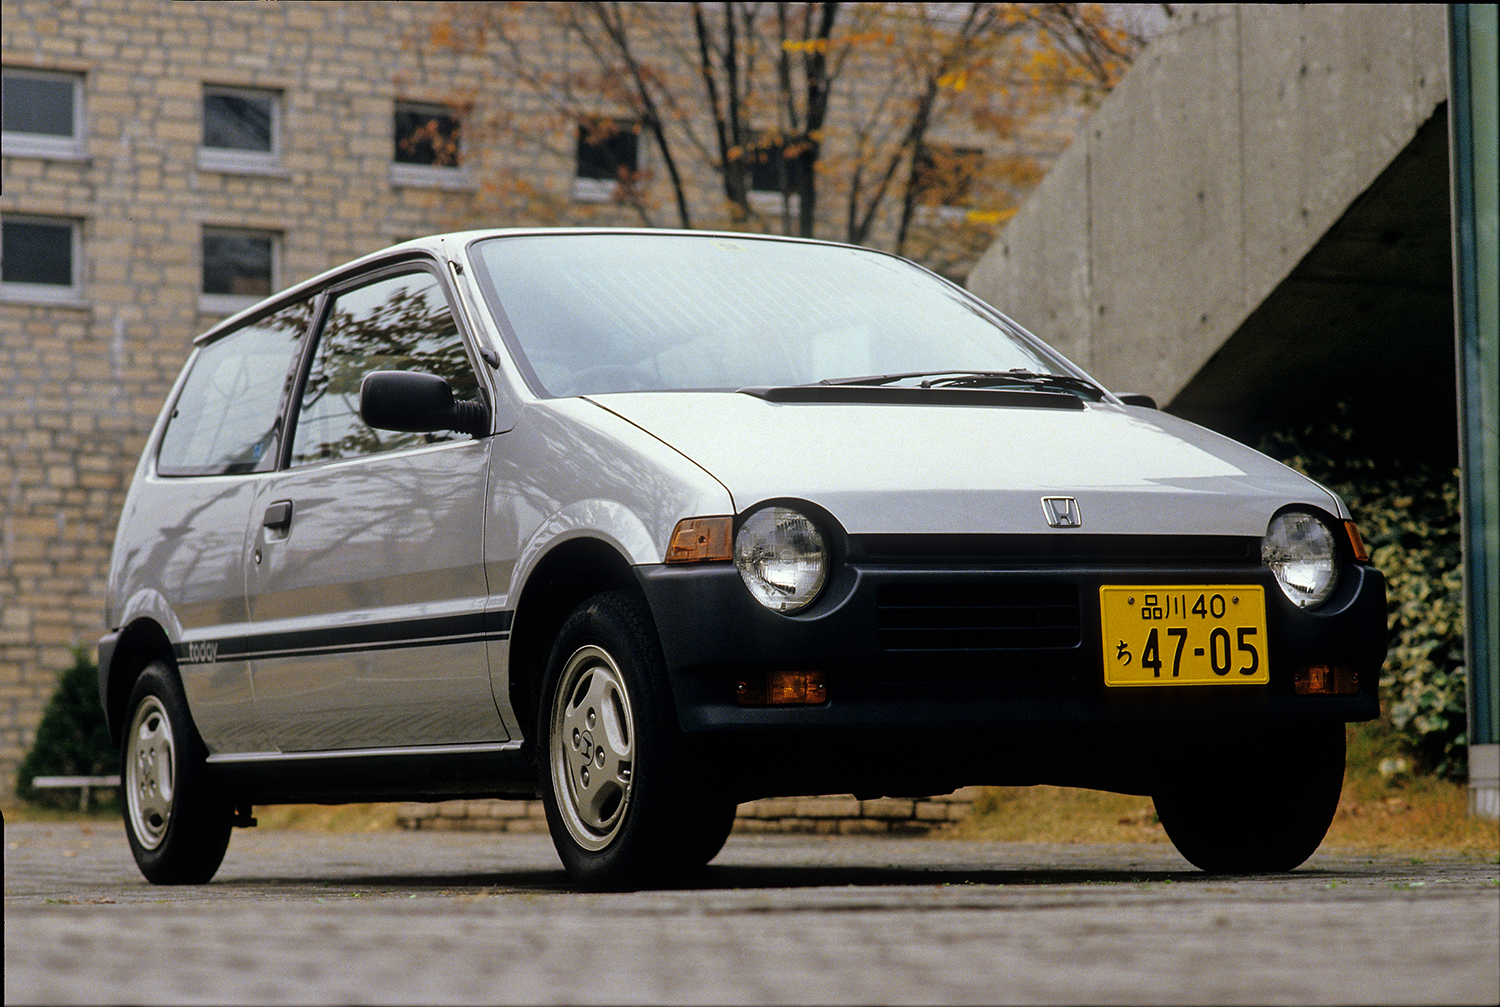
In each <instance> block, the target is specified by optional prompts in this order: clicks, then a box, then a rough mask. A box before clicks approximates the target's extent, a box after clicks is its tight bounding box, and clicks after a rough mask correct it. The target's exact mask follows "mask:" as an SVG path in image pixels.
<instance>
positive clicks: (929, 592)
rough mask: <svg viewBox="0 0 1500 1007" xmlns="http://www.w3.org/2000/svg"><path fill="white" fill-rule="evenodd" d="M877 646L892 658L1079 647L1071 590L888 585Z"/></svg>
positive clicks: (881, 598) (878, 601)
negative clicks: (895, 654)
mask: <svg viewBox="0 0 1500 1007" xmlns="http://www.w3.org/2000/svg"><path fill="white" fill-rule="evenodd" d="M875 605H876V640H877V643H878V645H879V647H880V649H881V650H884V651H887V652H908V653H910V652H921V651H927V652H938V651H950V652H951V651H973V650H1058V649H1065V648H1070V647H1076V646H1078V644H1079V642H1080V632H1081V630H1080V616H1079V603H1078V589H1077V588H1076V587H1075V586H1073V585H1072V584H1047V583H1042V584H1038V583H1035V582H1027V583H977V584H960V585H954V584H940V585H931V586H928V585H924V584H884V585H881V586H880V587H879V588H878V589H877V591H876V595H875Z"/></svg>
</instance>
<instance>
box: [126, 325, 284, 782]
mask: <svg viewBox="0 0 1500 1007" xmlns="http://www.w3.org/2000/svg"><path fill="white" fill-rule="evenodd" d="M311 314H312V304H311V302H310V301H308V300H305V299H304V300H299V301H296V302H293V303H292V304H289V305H287V306H285V307H282V308H280V309H278V310H276V311H274V312H271V313H269V314H265V315H262V316H260V317H257V318H253V319H251V320H249V321H247V322H245V323H244V324H242V325H240V326H239V327H238V328H235V329H233V330H231V331H229V332H227V333H224V334H222V335H218V336H216V337H215V338H214V339H213V340H212V341H210V342H206V343H204V344H203V345H202V346H200V347H199V349H198V350H197V352H196V355H195V356H194V357H193V360H192V363H191V365H190V366H189V368H188V373H187V376H186V378H185V379H184V381H183V383H182V387H181V389H180V390H179V391H178V394H177V398H176V399H175V400H174V401H173V403H172V406H171V410H170V411H169V412H168V414H167V417H166V424H165V429H164V430H163V432H162V438H161V443H160V445H159V446H158V448H157V451H156V456H155V459H154V463H153V464H152V465H151V466H150V467H149V469H147V470H145V471H143V473H142V476H141V478H140V480H139V482H138V484H137V485H136V486H134V487H133V488H132V491H131V495H130V500H129V505H128V507H127V510H126V512H125V514H124V516H123V518H122V520H121V523H120V536H119V537H120V541H121V542H124V543H135V547H134V548H133V549H131V550H130V551H128V552H123V553H121V554H120V555H119V556H118V558H117V562H116V566H117V568H118V571H119V580H120V583H118V585H117V587H118V590H119V591H120V593H121V594H122V595H123V596H125V597H127V598H129V599H130V600H131V603H132V604H139V605H143V606H144V613H145V614H148V615H149V616H150V617H152V618H156V619H159V620H160V621H161V622H162V624H163V625H165V626H169V627H172V628H173V634H174V637H175V639H174V641H173V642H174V655H175V657H176V659H177V665H178V669H179V672H180V675H181V679H182V685H183V689H184V690H185V692H186V693H187V697H188V702H189V704H190V706H191V708H192V711H193V719H194V722H195V724H196V726H197V728H198V732H199V734H200V735H201V736H202V738H203V740H204V743H205V744H206V745H207V746H208V750H209V752H211V753H214V754H218V753H233V752H254V751H260V750H263V749H264V748H265V747H266V742H265V738H264V736H263V733H262V731H261V727H260V725H259V723H258V721H257V716H256V711H255V703H254V693H253V690H252V686H251V679H250V670H249V664H248V661H247V660H246V656H245V647H244V642H245V641H244V632H245V626H246V611H245V597H244V567H243V562H244V558H245V548H246V543H245V524H246V520H247V518H248V515H249V514H250V511H251V508H252V507H253V506H254V501H255V497H256V485H257V482H258V480H260V479H263V478H265V475H266V473H268V472H269V471H270V470H271V469H272V468H274V467H275V464H276V459H277V457H278V456H279V454H280V447H281V436H282V424H281V419H280V417H281V415H282V406H283V401H284V400H285V399H286V397H287V396H288V395H289V393H290V386H291V383H292V380H293V378H294V377H295V375H296V363H297V361H298V359H299V358H300V355H301V346H302V338H303V336H304V335H305V334H306V332H307V328H308V325H309V322H310V321H311Z"/></svg>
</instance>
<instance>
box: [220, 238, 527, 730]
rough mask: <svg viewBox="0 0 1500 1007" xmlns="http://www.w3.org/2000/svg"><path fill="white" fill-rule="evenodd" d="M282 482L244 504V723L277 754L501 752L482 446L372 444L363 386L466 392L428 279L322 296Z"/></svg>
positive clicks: (400, 437) (469, 394) (451, 324)
mask: <svg viewBox="0 0 1500 1007" xmlns="http://www.w3.org/2000/svg"><path fill="white" fill-rule="evenodd" d="M321 315H322V319H323V320H322V322H321V326H320V331H319V333H318V335H317V338H316V340H315V342H314V343H313V346H312V349H311V351H310V361H309V363H308V365H307V366H306V370H307V373H306V376H305V378H304V379H303V384H302V386H301V388H300V391H299V396H298V403H297V405H296V407H295V408H294V409H293V410H292V412H293V413H294V415H295V419H294V421H293V427H292V431H291V434H290V438H291V441H290V445H289V449H288V451H287V453H286V459H285V464H284V466H283V468H282V470H281V471H279V472H277V473H276V474H274V475H272V476H270V477H269V478H266V479H265V480H263V481H262V483H261V485H260V487H259V495H258V498H257V500H256V502H255V505H254V508H253V511H252V518H251V527H250V530H249V532H250V533H249V541H250V543H251V556H250V562H249V563H248V564H247V576H246V596H247V599H248V609H249V614H250V625H251V637H250V647H249V649H250V652H251V656H252V675H253V679H254V684H255V695H256V704H257V710H258V712H259V715H260V719H261V721H262V723H263V724H264V725H265V730H266V734H267V736H268V737H269V738H270V740H271V742H272V743H273V745H274V746H275V747H276V748H277V749H278V750H280V751H283V752H309V751H323V750H339V749H341V750H348V749H368V748H389V747H402V746H414V745H441V744H461V743H477V742H493V741H503V740H505V739H506V732H505V730H504V728H503V726H502V724H501V721H500V717H499V714H498V712H497V710H496V708H495V704H494V700H493V696H492V693H491V690H490V682H489V667H488V659H487V655H486V644H485V639H484V605H485V600H486V597H487V595H488V592H487V589H486V581H485V573H484V565H483V554H484V550H483V515H484V499H485V490H486V482H487V478H488V471H489V442H488V441H487V440H485V439H472V438H470V437H469V436H468V435H464V434H457V433H453V434H438V435H431V434H405V433H393V432H388V431H382V430H375V429H373V428H371V427H369V426H368V425H366V424H365V423H364V421H363V420H362V419H361V418H360V415H359V388H360V383H361V381H362V380H363V378H364V376H365V375H366V374H367V373H369V372H371V371H374V370H412V371H423V372H427V373H433V374H437V375H439V376H440V377H443V378H445V379H446V380H447V381H448V382H449V383H450V385H452V386H453V389H454V393H455V397H456V398H459V399H464V398H474V397H476V396H478V395H479V394H480V384H479V379H478V376H477V375H476V373H475V371H474V368H473V365H472V363H471V360H470V357H469V355H468V353H467V351H466V350H465V347H464V342H463V338H462V336H461V335H460V333H459V330H458V327H457V324H456V322H455V320H454V316H453V312H452V311H451V309H450V306H449V302H448V299H447V297H446V294H445V292H444V288H443V285H442V283H441V281H440V279H439V274H438V273H437V272H436V270H435V269H430V268H426V267H423V266H414V265H412V264H406V265H403V266H399V267H395V268H392V269H387V270H384V271H381V272H377V273H372V274H367V275H366V276H364V277H362V278H360V279H359V280H358V281H355V282H352V283H347V284H344V285H341V286H339V287H335V288H333V289H331V290H330V291H329V292H328V294H327V298H326V301H325V304H324V306H323V309H322V312H321Z"/></svg>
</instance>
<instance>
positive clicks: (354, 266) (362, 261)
mask: <svg viewBox="0 0 1500 1007" xmlns="http://www.w3.org/2000/svg"><path fill="white" fill-rule="evenodd" d="M570 234H571V235H598V234H622V235H640V236H647V235H650V236H665V235H670V236H678V237H694V238H741V239H753V240H757V241H775V242H784V243H788V244H803V245H829V246H832V247H839V248H853V247H857V246H853V245H848V244H843V243H841V242H836V241H824V240H820V239H815V238H799V237H789V236H786V235H780V234H757V233H747V232H743V231H696V230H680V229H671V228H659V227H501V228H477V229H471V230H465V231H445V232H441V233H438V234H430V235H426V236H424V237H420V238H412V239H410V240H408V241H402V242H399V243H397V244H394V245H390V246H388V247H386V248H382V249H380V250H378V251H375V252H369V253H366V254H365V255H361V256H359V257H357V258H354V259H350V260H349V261H348V262H344V263H340V264H339V265H337V266H334V267H332V268H331V269H326V270H324V271H323V272H321V273H319V274H317V275H316V276H311V277H308V278H307V279H305V280H302V281H301V282H299V283H295V284H293V285H292V286H290V287H287V288H286V289H284V290H281V291H278V292H277V293H275V294H272V295H270V296H269V297H266V298H263V299H262V300H259V301H256V302H255V303H254V304H252V305H249V306H247V307H245V308H242V309H240V310H239V311H236V312H235V313H234V314H232V315H230V316H228V317H227V318H224V319H222V320H220V321H219V322H216V323H215V324H214V325H212V326H211V327H209V328H208V329H207V330H205V331H204V332H203V333H202V334H200V335H198V336H197V337H195V338H194V339H193V343H194V344H195V345H202V344H204V343H209V342H212V341H213V340H214V339H216V338H218V337H219V336H221V335H223V334H224V332H225V331H226V330H228V329H232V328H236V327H238V326H239V325H241V324H243V323H244V322H245V321H247V320H249V319H251V318H255V317H258V316H261V315H265V314H269V313H270V312H273V311H276V310H279V309H280V308H281V307H284V306H285V305H286V303H287V302H289V301H294V300H296V299H298V298H299V297H301V296H302V295H304V294H306V293H307V292H308V291H310V290H318V289H320V288H322V287H325V286H328V285H329V284H332V283H335V282H337V281H338V280H339V279H341V278H343V277H344V276H347V275H348V274H350V273H357V272H360V271H361V270H364V269H369V268H371V267H373V266H378V265H380V264H382V263H398V262H400V261H401V260H402V259H405V258H417V257H419V256H433V257H436V258H438V259H442V258H444V257H445V256H451V255H456V254H457V252H458V250H459V249H462V248H467V247H468V246H469V245H470V244H472V243H474V242H475V241H480V240H483V239H487V238H505V237H521V236H531V235H570ZM862 250H863V251H869V252H875V253H876V254H889V253H882V252H879V250H877V249H862Z"/></svg>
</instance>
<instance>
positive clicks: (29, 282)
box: [0, 216, 81, 301]
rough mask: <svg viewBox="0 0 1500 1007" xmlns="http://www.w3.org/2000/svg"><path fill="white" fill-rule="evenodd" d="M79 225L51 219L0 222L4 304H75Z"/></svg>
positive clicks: (15, 218)
mask: <svg viewBox="0 0 1500 1007" xmlns="http://www.w3.org/2000/svg"><path fill="white" fill-rule="evenodd" d="M78 245H79V223H78V221H76V220H65V219H59V218H55V217H20V216H6V217H5V218H4V220H3V221H0V295H3V296H4V297H5V298H6V299H8V300H28V301H37V300H40V301H76V300H78V298H79V296H80V293H81V292H80V290H79V284H78Z"/></svg>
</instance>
